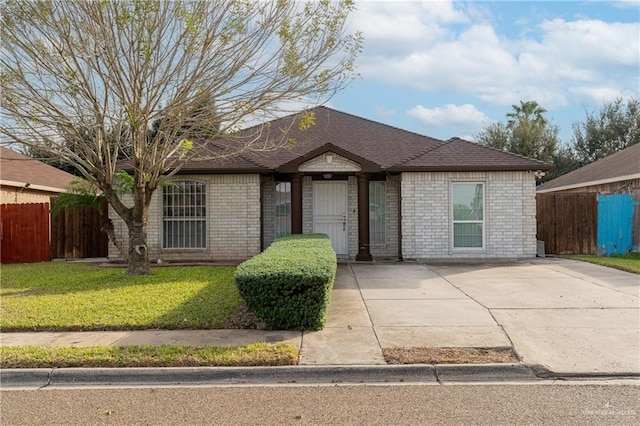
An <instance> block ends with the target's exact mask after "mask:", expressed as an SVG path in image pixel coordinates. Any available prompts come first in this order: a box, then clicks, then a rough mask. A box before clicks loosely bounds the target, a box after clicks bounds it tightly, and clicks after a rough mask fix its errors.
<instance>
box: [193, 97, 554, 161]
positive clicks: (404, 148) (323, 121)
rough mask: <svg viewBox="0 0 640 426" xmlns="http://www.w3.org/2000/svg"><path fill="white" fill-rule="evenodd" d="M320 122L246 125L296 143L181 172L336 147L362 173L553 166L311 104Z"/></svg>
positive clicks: (222, 143) (259, 139)
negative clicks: (301, 125)
mask: <svg viewBox="0 0 640 426" xmlns="http://www.w3.org/2000/svg"><path fill="white" fill-rule="evenodd" d="M310 111H312V112H313V113H314V115H315V125H314V126H311V127H310V128H308V129H306V130H299V129H298V128H297V127H295V126H294V127H292V128H290V126H291V122H292V116H287V117H283V118H279V119H276V120H273V121H271V122H269V123H268V124H267V125H258V126H254V127H250V128H248V129H245V130H241V131H240V132H238V134H237V135H236V136H237V137H238V138H241V139H250V138H252V137H255V138H256V144H257V145H262V144H264V143H265V142H267V141H268V140H269V138H273V139H282V137H283V129H287V130H286V133H285V136H286V138H287V139H290V140H293V141H295V142H294V143H293V145H292V146H291V148H283V149H278V150H274V151H263V152H244V153H241V154H240V155H238V156H236V157H234V158H231V159H227V160H224V161H220V160H210V161H207V160H202V161H198V160H193V161H190V162H189V164H187V165H186V166H185V167H184V168H183V169H182V171H181V172H182V173H195V172H201V173H207V172H209V173H215V172H218V173H220V172H273V171H275V172H285V173H286V172H292V171H295V170H297V166H298V165H299V164H301V163H302V162H304V161H307V160H309V159H310V158H312V157H314V156H317V155H321V154H323V153H325V152H329V151H331V152H334V153H336V154H339V155H341V156H343V157H346V158H348V159H350V160H353V161H355V162H357V163H359V164H362V165H363V169H362V171H363V172H376V171H392V172H402V171H460V170H465V171H489V170H494V171H503V170H513V171H516V170H548V169H549V168H550V166H549V165H547V164H545V163H542V162H540V161H537V160H533V159H530V158H525V157H522V156H518V155H515V154H511V153H507V152H504V151H499V150H495V149H492V148H488V147H485V146H482V145H479V144H475V143H472V142H468V141H464V140H461V139H457V138H456V139H451V140H450V141H442V140H439V139H434V138H431V137H428V136H424V135H420V134H417V133H413V132H409V131H406V130H402V129H399V128H396V127H393V126H388V125H385V124H382V123H378V122H375V121H371V120H368V119H365V118H362V117H357V116H354V115H351V114H347V113H344V112H340V111H336V110H334V109H331V108H327V107H324V106H319V107H315V108H313V109H311V110H310ZM233 144H234V139H233V138H230V137H228V138H227V137H225V138H220V139H218V140H216V141H213V142H207V149H209V150H212V151H213V150H216V151H219V150H225V148H226V147H231V146H233Z"/></svg>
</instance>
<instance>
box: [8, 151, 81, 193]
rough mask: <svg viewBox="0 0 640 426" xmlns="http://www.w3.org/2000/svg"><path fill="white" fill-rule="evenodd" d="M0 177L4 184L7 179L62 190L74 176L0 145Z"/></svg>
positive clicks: (21, 183) (22, 183)
mask: <svg viewBox="0 0 640 426" xmlns="http://www.w3.org/2000/svg"><path fill="white" fill-rule="evenodd" d="M0 179H1V180H2V181H3V183H5V184H6V182H7V181H9V182H16V183H18V184H20V186H24V185H25V184H27V183H28V184H29V185H31V186H34V185H37V186H44V187H49V188H56V189H60V190H64V189H66V187H67V186H68V185H69V184H70V183H71V181H72V180H73V179H74V176H73V175H71V174H69V173H67V172H64V171H62V170H59V169H56V168H55V167H52V166H50V165H48V164H45V163H43V162H41V161H38V160H34V159H33V158H31V157H28V156H26V155H24V154H20V153H18V152H15V151H12V150H10V149H8V148H4V147H0Z"/></svg>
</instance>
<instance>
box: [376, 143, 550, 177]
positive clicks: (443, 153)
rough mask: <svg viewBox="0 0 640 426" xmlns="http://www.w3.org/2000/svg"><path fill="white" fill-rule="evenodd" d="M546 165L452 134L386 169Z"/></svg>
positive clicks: (528, 167)
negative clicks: (424, 151)
mask: <svg viewBox="0 0 640 426" xmlns="http://www.w3.org/2000/svg"><path fill="white" fill-rule="evenodd" d="M549 168H550V166H549V165H547V164H545V163H543V162H541V161H537V160H533V159H531V158H527V157H523V156H521V155H516V154H512V153H509V152H505V151H500V150H497V149H493V148H489V147H486V146H483V145H479V144H477V143H473V142H469V141H466V140H464V139H459V138H453V139H450V140H449V141H448V142H447V143H445V144H443V145H440V146H438V147H437V148H434V149H432V150H430V151H428V152H426V153H424V154H421V155H419V156H417V157H416V158H413V159H411V160H409V161H405V162H403V163H401V164H398V165H396V166H394V167H391V168H390V169H389V170H390V171H466V170H469V171H490V170H493V171H498V170H510V171H515V170H548V169H549Z"/></svg>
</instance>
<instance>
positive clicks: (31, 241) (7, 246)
mask: <svg viewBox="0 0 640 426" xmlns="http://www.w3.org/2000/svg"><path fill="white" fill-rule="evenodd" d="M0 221H1V222H2V226H1V229H0V232H1V234H0V240H1V241H2V243H1V247H0V250H2V251H1V255H0V258H1V260H0V261H1V262H2V263H33V262H47V261H49V260H51V257H50V253H49V203H41V204H2V205H0Z"/></svg>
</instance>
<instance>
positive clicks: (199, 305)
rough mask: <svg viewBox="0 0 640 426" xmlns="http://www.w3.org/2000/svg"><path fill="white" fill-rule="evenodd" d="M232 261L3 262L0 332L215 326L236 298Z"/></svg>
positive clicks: (229, 312) (236, 303) (236, 307)
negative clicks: (137, 266)
mask: <svg viewBox="0 0 640 426" xmlns="http://www.w3.org/2000/svg"><path fill="white" fill-rule="evenodd" d="M234 271H235V268H234V267H220V266H215V267H213V266H191V267H162V268H153V269H152V275H149V276H142V277H131V276H127V275H125V274H124V270H123V269H121V268H103V267H98V266H93V265H84V264H75V263H65V262H51V263H39V264H25V265H3V266H2V270H1V274H2V275H1V280H2V285H1V287H0V297H1V298H2V303H0V328H1V329H2V331H4V332H7V331H53V330H55V331H62V330H69V331H72V330H125V329H126V330H133V329H148V328H164V329H179V328H191V329H212V328H223V327H224V325H225V322H226V321H227V319H228V318H229V317H230V316H232V314H234V313H235V312H236V311H238V310H239V309H240V308H241V307H242V306H243V302H242V299H241V298H240V295H239V294H238V290H237V288H236V286H235V283H234V279H233V274H234Z"/></svg>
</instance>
